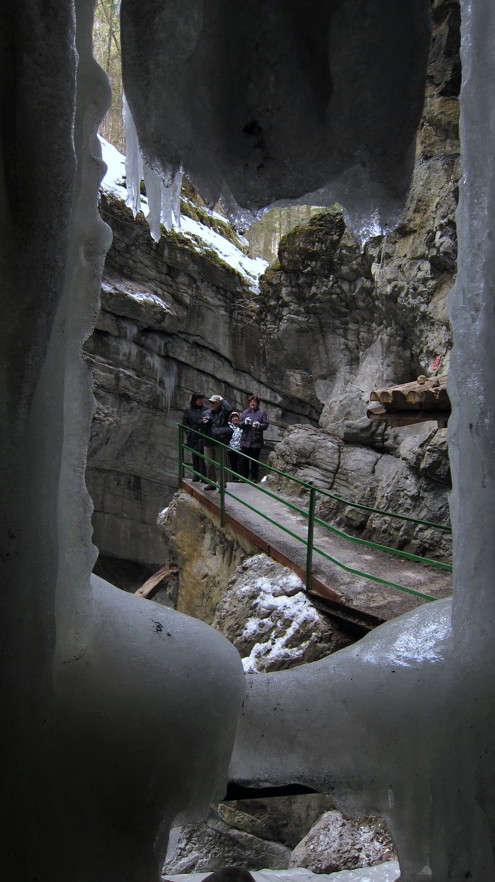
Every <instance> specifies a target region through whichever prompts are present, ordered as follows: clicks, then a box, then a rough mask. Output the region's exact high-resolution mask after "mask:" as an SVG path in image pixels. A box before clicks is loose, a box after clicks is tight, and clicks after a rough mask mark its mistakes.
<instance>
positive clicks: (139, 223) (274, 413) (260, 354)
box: [85, 193, 321, 567]
mask: <svg viewBox="0 0 495 882" xmlns="http://www.w3.org/2000/svg"><path fill="white" fill-rule="evenodd" d="M100 211H101V214H102V217H103V218H104V220H105V221H107V223H108V224H109V225H110V226H111V228H112V232H113V244H112V247H111V249H110V251H109V254H108V257H107V261H106V266H105V274H104V279H103V286H102V292H101V309H100V312H99V314H98V317H97V321H96V327H95V331H94V333H93V335H92V336H91V337H90V338H89V340H88V341H87V343H86V346H85V351H86V360H87V363H88V364H89V366H90V369H91V372H92V374H93V378H94V391H95V397H96V413H95V417H94V420H93V425H92V430H91V437H90V444H89V451H88V470H87V484H88V489H89V491H90V494H91V496H92V499H93V502H94V506H95V511H94V515H93V526H94V541H95V543H96V544H97V546H98V548H99V549H100V554H101V555H102V556H107V557H110V558H118V559H124V560H130V561H134V562H138V563H140V564H145V565H149V566H150V567H153V566H155V565H157V564H160V563H161V562H163V559H164V556H165V550H164V546H163V543H162V541H161V540H160V538H159V534H158V531H157V527H156V518H157V515H158V512H159V511H160V510H161V509H162V508H163V507H164V505H165V504H166V503H167V502H168V501H169V500H170V498H171V496H172V494H173V493H174V492H175V490H176V488H177V474H178V472H177V428H176V425H177V423H178V422H180V421H181V419H182V410H183V409H184V408H185V407H186V406H187V405H188V404H189V399H190V396H191V394H192V392H193V391H196V390H197V391H203V392H204V393H205V394H206V395H211V394H213V393H220V394H222V395H223V396H224V397H225V398H227V399H228V400H229V401H230V402H231V403H232V404H233V405H234V406H235V407H237V408H240V407H245V406H246V397H247V394H248V393H249V392H251V391H254V392H256V394H258V395H260V397H261V398H262V399H263V402H264V405H265V407H266V408H267V410H268V411H269V413H270V418H271V423H272V429H271V434H272V437H280V435H281V431H279V430H277V425H280V426H282V428H283V427H285V426H286V425H287V424H290V423H291V422H294V421H297V422H299V421H301V420H302V421H303V422H305V421H311V422H313V423H316V421H317V419H318V416H319V413H320V411H321V405H320V404H319V402H318V400H317V399H316V397H315V396H314V394H313V393H312V390H311V385H310V382H309V376H308V375H307V374H306V373H305V372H304V371H303V370H301V369H299V370H295V371H293V372H292V373H291V374H290V377H289V381H288V382H286V383H284V384H282V383H281V382H278V373H279V372H280V373H283V368H282V367H280V368H279V369H278V370H273V369H272V367H271V366H270V363H269V361H268V362H267V359H266V351H265V346H264V343H263V340H262V335H261V330H260V325H259V323H258V322H257V321H256V320H255V315H253V306H252V304H253V291H252V290H251V288H250V287H249V284H248V282H247V280H246V279H245V278H243V277H242V276H241V275H239V274H238V273H236V272H235V271H233V270H231V269H230V267H228V266H227V265H226V264H223V263H222V262H221V261H218V259H217V260H215V256H214V254H213V255H212V253H208V254H201V253H198V252H197V251H195V249H194V248H193V247H192V246H191V243H190V242H188V241H187V240H186V239H185V238H183V237H181V236H180V235H177V234H175V233H168V234H164V235H163V236H162V238H161V240H160V242H158V243H155V242H154V241H153V240H152V239H151V238H150V236H149V233H148V228H147V224H146V222H145V220H144V218H143V217H142V215H137V217H136V218H135V219H134V218H133V217H132V213H131V211H130V210H129V209H127V208H126V207H125V206H124V204H123V203H122V202H121V201H119V200H118V199H116V198H115V197H113V196H110V195H108V194H105V193H102V195H101V200H100Z"/></svg>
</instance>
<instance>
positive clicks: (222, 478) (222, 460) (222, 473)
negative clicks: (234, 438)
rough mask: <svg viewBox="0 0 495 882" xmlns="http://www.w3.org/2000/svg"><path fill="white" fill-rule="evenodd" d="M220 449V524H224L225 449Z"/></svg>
mask: <svg viewBox="0 0 495 882" xmlns="http://www.w3.org/2000/svg"><path fill="white" fill-rule="evenodd" d="M219 450H220V526H221V527H224V526H225V450H224V448H223V447H220V448H219Z"/></svg>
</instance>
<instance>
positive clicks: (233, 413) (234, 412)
mask: <svg viewBox="0 0 495 882" xmlns="http://www.w3.org/2000/svg"><path fill="white" fill-rule="evenodd" d="M233 416H239V414H238V412H237V411H236V410H233V411H232V413H231V414H230V419H232V417H233Z"/></svg>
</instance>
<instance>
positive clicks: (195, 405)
mask: <svg viewBox="0 0 495 882" xmlns="http://www.w3.org/2000/svg"><path fill="white" fill-rule="evenodd" d="M205 413H206V407H205V403H204V395H203V393H202V392H193V394H192V395H191V401H190V403H189V407H186V409H185V411H184V416H183V418H182V425H183V426H186V427H187V428H188V429H196V430H198V431H199V432H202V431H203V429H204V424H203V416H204V414H205ZM186 443H187V446H188V447H192V448H193V450H195V451H197V452H196V453H193V455H192V464H193V469H194V471H195V472H196V474H195V475H194V477H193V481H200V480H201V476H203V477H206V463H205V461H204V459H203V457H202V456H200V455H199V454H201V453H204V440H203V438H201V437H200V435H197V434H196V432H191V431H189V432H187V435H186ZM198 472H199V474H197V473H198Z"/></svg>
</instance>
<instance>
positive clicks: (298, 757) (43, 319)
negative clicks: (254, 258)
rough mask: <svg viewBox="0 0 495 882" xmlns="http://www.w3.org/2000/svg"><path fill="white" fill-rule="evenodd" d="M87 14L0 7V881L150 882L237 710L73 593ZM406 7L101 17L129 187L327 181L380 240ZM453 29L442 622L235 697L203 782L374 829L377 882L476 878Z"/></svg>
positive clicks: (492, 705) (479, 701)
mask: <svg viewBox="0 0 495 882" xmlns="http://www.w3.org/2000/svg"><path fill="white" fill-rule="evenodd" d="M92 7H93V3H92V2H90V0H19V2H18V3H16V4H3V5H2V6H1V8H0V27H1V33H2V41H1V44H0V66H1V72H2V76H1V77H0V94H1V101H0V114H1V120H2V128H1V147H2V163H1V164H0V193H1V197H2V198H1V200H0V217H1V221H2V236H1V237H0V265H1V273H2V288H1V296H2V330H1V335H2V379H3V382H2V384H1V388H0V395H1V400H2V405H3V420H2V425H3V427H4V430H5V429H7V431H4V433H3V436H2V442H1V443H2V456H1V457H0V467H1V469H2V489H3V495H2V502H1V505H2V526H3V530H2V564H3V568H4V574H3V575H4V578H3V586H2V594H1V604H2V608H1V621H2V626H3V631H2V640H3V647H2V650H3V651H2V667H3V671H2V673H3V681H4V683H6V684H8V685H7V688H5V689H4V692H3V696H2V697H3V703H2V712H3V725H2V739H3V744H2V748H3V750H2V756H3V758H4V765H5V768H4V770H3V774H2V790H3V794H4V796H3V799H4V804H5V812H4V816H3V819H2V829H3V833H4V839H5V846H4V847H3V848H2V850H1V851H0V867H1V871H2V873H1V875H2V878H5V879H12V880H16V882H28V880H32V879H33V876H36V878H37V879H38V880H40V882H66V880H67V879H69V878H70V879H73V880H75V882H88V880H90V879H91V880H97V879H104V880H105V882H117V880H118V882H138V880H139V882H144V880H146V882H148V880H153V879H158V876H159V867H160V852H161V851H163V849H164V847H165V842H166V831H167V829H168V827H169V826H170V824H171V822H172V820H173V819H174V817H176V816H177V815H178V814H180V813H181V812H187V811H188V810H190V809H191V808H198V807H200V806H201V804H202V803H203V804H204V803H205V802H207V801H208V800H209V799H210V798H211V796H212V795H213V793H214V792H215V791H216V792H217V793H218V787H221V786H222V779H223V778H224V777H225V773H226V764H227V761H228V757H229V752H230V748H231V744H232V740H233V737H234V729H235V724H236V718H237V711H238V707H239V705H240V702H241V699H242V695H243V679H242V677H243V674H242V667H241V664H240V660H239V658H238V656H237V655H236V653H235V652H234V650H233V649H232V647H231V646H230V645H229V644H228V643H227V642H226V641H225V640H223V639H222V638H221V637H220V636H219V635H218V634H216V633H215V632H213V631H212V630H211V629H209V628H208V627H207V626H205V625H202V624H201V623H199V622H196V621H194V620H191V619H187V618H185V617H183V616H180V615H178V614H176V613H173V612H172V611H170V610H167V609H165V608H164V607H158V606H154V605H152V604H149V603H147V602H146V601H143V600H138V599H136V598H134V597H132V596H129V595H126V594H124V593H122V592H119V591H117V590H116V589H113V588H112V587H111V586H109V585H108V584H106V583H102V582H101V580H98V579H95V580H93V581H90V572H91V569H92V566H93V563H94V559H95V550H94V549H93V547H92V545H91V540H90V505H89V500H88V496H87V493H86V490H85V486H84V464H85V451H86V446H87V437H88V429H89V422H90V418H91V413H92V407H93V402H92V398H91V394H90V390H89V383H88V377H87V373H86V370H85V368H84V365H83V361H82V358H81V347H82V342H83V340H84V339H85V337H86V336H87V335H88V334H89V333H90V331H91V328H92V324H93V322H94V316H95V313H96V308H97V296H98V291H99V287H100V279H101V272H102V266H103V261H104V256H105V252H106V250H107V248H108V246H109V238H110V234H109V230H108V228H107V227H106V225H105V224H103V223H102V222H101V220H100V219H99V217H98V214H97V211H96V205H97V192H98V185H99V182H100V179H101V176H102V173H103V170H104V169H103V164H102V162H101V158H100V150H99V146H98V142H97V139H96V128H97V125H98V122H99V120H100V118H101V116H102V114H103V112H104V110H105V107H106V106H107V104H108V100H109V89H108V83H107V80H106V77H105V76H104V74H103V73H102V72H101V71H100V70H99V68H98V67H97V66H96V65H95V63H94V61H93V59H92V56H91V25H92ZM429 7H430V4H429V2H426V0H415V2H412V0H403V2H401V3H400V4H398V3H397V2H396V0H380V2H378V0H355V2H352V3H351V2H349V3H342V2H340V0H335V2H332V0H328V2H324V0H319V2H318V0H310V2H308V3H301V2H300V0H273V3H270V4H266V3H264V2H262V0H252V2H250V3H248V4H232V3H231V2H230V0H208V2H207V3H205V2H202V0H180V2H179V0H123V3H122V11H123V19H122V27H123V34H122V36H123V45H124V64H125V71H124V74H125V82H126V91H127V94H128V97H129V101H130V103H131V106H132V108H133V112H134V114H135V117H136V123H137V127H138V130H139V135H140V140H141V141H142V144H143V149H144V152H145V154H146V157H147V160H148V162H149V164H150V167H154V163H155V162H157V163H158V162H159V163H160V166H161V167H163V164H164V163H168V166H167V167H168V168H169V169H170V170H172V171H173V172H174V173H177V172H178V171H179V169H180V166H181V164H182V163H184V165H185V166H186V167H187V168H188V171H189V169H191V174H192V177H193V180H197V182H198V183H200V185H201V186H203V185H204V188H205V190H206V192H207V196H208V198H209V199H210V201H214V200H215V199H216V198H217V196H218V194H219V193H221V192H222V191H223V192H224V194H227V196H228V194H229V193H230V194H231V195H232V199H235V201H236V202H237V203H238V204H239V205H240V206H241V207H242V208H244V207H246V208H247V209H249V210H250V211H257V210H258V209H259V207H260V206H262V205H264V204H268V203H271V202H274V201H276V200H278V199H284V198H290V199H293V198H296V197H300V196H301V195H304V193H305V192H308V191H310V190H315V189H318V188H320V187H322V186H326V183H327V181H328V179H329V177H330V178H332V175H333V176H334V178H335V181H337V182H339V181H340V182H342V181H343V182H344V185H345V186H347V187H348V196H349V203H348V205H350V206H351V209H350V210H351V211H352V213H353V216H354V218H355V221H356V223H357V224H358V225H359V223H360V222H364V216H365V214H366V211H367V210H368V208H369V205H370V196H371V194H372V192H373V188H374V187H377V188H378V190H379V191H380V200H381V201H380V205H378V202H377V205H378V207H379V209H380V221H379V222H380V224H381V225H383V218H384V217H386V216H387V215H388V216H390V215H391V213H393V211H392V209H391V208H390V202H389V200H392V203H393V205H396V204H397V200H398V198H399V196H400V192H401V191H402V190H403V186H402V184H403V182H404V181H405V180H406V177H407V172H408V169H409V167H410V165H409V163H410V144H411V142H412V137H413V129H414V124H415V122H416V121H417V118H418V116H419V110H420V104H421V82H422V78H423V74H424V65H425V60H426V48H427V46H426V44H427V39H426V36H427V20H426V15H427V11H428V9H429ZM462 12H463V44H462V54H463V68H464V84H463V89H462V96H461V101H462V151H463V166H464V177H463V181H462V187H461V201H460V206H459V212H458V221H459V233H460V263H459V276H458V282H457V285H456V289H455V292H454V295H453V297H452V304H451V314H452V320H453V324H454V331H455V353H454V358H453V361H452V370H451V380H450V391H451V397H452V399H453V404H454V412H453V416H452V418H451V424H450V434H451V450H452V464H453V477H454V496H453V523H454V529H455V584H456V588H455V595H454V599H453V605H452V618H450V613H449V605H448V603H445V602H443V601H440V602H438V603H436V604H431V605H429V606H428V607H427V608H425V609H422V610H419V611H417V612H416V613H414V614H411V615H410V616H408V617H404V618H402V619H399V620H397V621H396V622H393V623H390V624H389V625H387V626H384V627H383V628H381V629H378V630H377V631H375V632H374V634H372V635H370V636H369V637H368V638H366V640H364V641H363V642H362V643H361V644H359V645H357V646H355V647H353V648H351V649H346V650H343V651H342V652H341V653H339V654H336V655H334V656H333V657H332V658H331V659H330V660H329V661H327V662H317V663H315V664H313V665H311V666H308V668H303V667H301V668H300V669H298V670H294V671H289V672H283V673H277V674H271V675H259V676H258V677H257V679H256V680H254V679H252V680H250V682H249V688H248V693H247V695H246V701H245V708H244V716H243V718H242V725H241V728H240V730H239V739H238V743H237V746H236V751H235V757H234V761H233V764H232V770H233V774H234V775H235V776H236V777H237V778H239V779H242V778H247V779H249V780H252V779H253V778H255V777H257V778H258V779H260V780H268V781H274V779H277V780H287V779H288V778H289V777H290V778H291V779H293V778H294V776H295V777H296V779H297V780H305V781H311V782H313V783H314V784H315V785H319V786H321V787H322V788H323V789H326V790H331V791H332V792H334V793H335V794H336V798H337V800H338V801H339V803H340V804H341V805H343V806H344V805H345V806H347V807H348V808H349V809H350V810H359V811H362V810H363V807H364V808H365V809H366V810H367V811H370V812H372V811H378V812H380V813H383V814H384V815H385V816H386V817H388V818H389V819H390V822H391V824H392V827H393V830H394V835H395V839H396V845H397V848H398V854H399V857H400V866H401V878H402V880H403V882H420V880H421V882H425V880H431V882H461V880H465V879H471V880H472V882H487V880H492V879H493V878H495V866H494V841H495V780H494V778H495V761H494V756H493V732H494V731H495V695H494V690H495V686H494V673H495V671H494V668H495V660H494V653H495V648H494V647H495V644H494V641H493V605H494V603H495V592H494V590H493V573H494V572H495V559H494V558H495V542H494V541H493V532H494V514H493V498H494V494H495V487H494V483H495V451H494V437H495V431H494V429H495V427H494V420H495V409H494V408H493V404H492V397H493V389H494V387H495V383H494V380H495V377H494V376H493V374H494V371H495V367H494V359H493V354H492V350H493V338H494V334H495V328H494V324H495V313H494V310H493V300H494V294H495V291H494V290H493V289H494V286H495V248H494V238H493V223H494V205H495V175H494V174H493V162H494V160H493V149H492V145H493V131H494V129H495V98H494V91H493V77H494V69H495V65H494V48H493V47H494V46H495V8H494V6H493V2H492V0H477V2H476V3H474V2H473V0H463V2H462ZM326 25H330V26H331V27H330V34H331V39H330V48H331V52H330V59H331V66H330V70H329V69H328V67H327V60H328V55H327V46H326V44H325V41H324V40H323V37H322V35H323V34H324V33H325V28H326ZM266 37H269V38H271V42H270V41H269V43H270V46H271V50H270V51H268V49H267V43H266V42H265V38H266ZM275 37H276V40H275V39H274V38H275ZM275 46H276V47H278V48H277V49H276V50H275V49H274V47H275ZM272 50H273V52H275V54H273V53H272ZM186 73H187V76H186V75H185V74H186ZM279 77H281V78H279ZM354 90H356V91H355V92H354ZM353 95H354V99H356V96H357V99H359V100H358V104H357V105H356V100H352V96H353ZM384 95H385V96H386V98H387V100H386V101H384V100H383V96H384ZM377 97H378V98H379V102H378V103H377ZM150 107H151V109H152V110H153V112H150ZM326 108H328V113H327V112H326ZM155 111H156V113H155ZM158 111H160V113H159V112H158ZM255 111H256V114H255ZM258 111H259V112H258ZM330 111H331V112H330ZM162 113H163V118H161V114H162ZM299 123H301V127H300V128H297V126H298V124H299ZM193 127H194V128H193ZM363 144H366V145H367V147H366V149H365V150H363V147H362V145H363ZM356 145H357V146H356ZM206 147H208V148H209V149H205V148H206ZM391 154H392V155H391ZM47 169H48V170H49V172H50V173H48V172H47ZM353 178H354V179H355V180H354V183H353ZM170 180H172V178H170ZM356 181H357V182H358V183H359V182H364V186H363V188H362V190H361V188H359V189H358V190H356V187H355V183H356ZM339 186H340V184H339ZM229 198H230V197H229ZM359 199H361V203H360V204H358V200H359ZM341 201H345V199H344V198H342V200H341ZM374 207H375V206H374ZM375 222H376V223H378V220H376V218H375V219H374V220H373V223H375ZM281 719H282V720H283V722H284V725H281V723H280V720H281ZM261 726H262V727H263V728H262V730H261V731H260V727H261ZM262 733H264V734H265V738H264V739H262V738H261V734H262Z"/></svg>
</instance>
